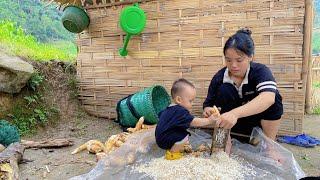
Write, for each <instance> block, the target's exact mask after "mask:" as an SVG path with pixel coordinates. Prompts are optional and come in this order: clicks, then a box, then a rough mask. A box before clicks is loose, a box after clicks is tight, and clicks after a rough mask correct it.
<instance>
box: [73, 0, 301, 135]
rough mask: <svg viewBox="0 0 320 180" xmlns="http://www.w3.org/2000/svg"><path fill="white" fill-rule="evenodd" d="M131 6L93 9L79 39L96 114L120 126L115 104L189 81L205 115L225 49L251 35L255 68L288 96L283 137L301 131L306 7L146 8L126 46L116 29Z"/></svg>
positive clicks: (288, 2)
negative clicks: (242, 34)
mask: <svg viewBox="0 0 320 180" xmlns="http://www.w3.org/2000/svg"><path fill="white" fill-rule="evenodd" d="M123 7H125V6H122V5H120V6H113V7H108V6H105V7H104V6H103V5H99V7H96V8H92V7H91V8H90V7H89V8H88V9H87V11H88V14H89V16H90V20H91V22H90V26H89V29H88V30H87V31H84V32H83V33H81V34H79V36H78V40H77V43H78V46H79V55H78V57H77V70H78V71H77V76H78V79H79V82H80V83H79V84H80V99H81V100H82V104H83V106H84V108H85V109H86V110H87V111H88V112H89V113H91V114H93V115H96V116H100V117H108V118H115V117H116V111H115V107H116V103H117V101H118V100H119V99H121V98H123V97H124V96H127V95H128V94H131V93H134V92H136V91H139V90H141V89H143V88H145V87H149V86H151V85H153V84H160V85H163V86H165V87H166V89H167V90H168V92H169V90H170V87H171V84H172V83H173V81H174V80H175V79H177V78H179V77H184V78H186V79H188V80H190V81H192V82H193V83H194V84H195V86H196V88H197V99H196V102H195V105H194V113H195V114H196V115H200V114H201V112H202V102H203V101H204V98H205V97H206V94H207V88H208V86H209V83H210V80H211V78H212V77H213V75H214V74H215V72H217V71H218V70H219V69H220V68H222V67H223V66H224V57H223V45H224V42H225V41H226V40H227V39H228V37H229V36H231V35H232V34H233V33H235V32H236V31H237V30H238V29H239V28H241V27H249V28H250V29H251V30H252V32H253V39H254V41H255V45H256V53H255V61H257V62H260V63H264V64H266V65H267V66H268V67H270V68H271V69H272V71H273V73H274V75H275V77H276V80H277V82H278V87H279V90H280V93H281V94H282V96H283V100H284V101H283V103H284V108H285V114H284V116H283V121H282V124H281V133H286V134H292V133H298V132H301V131H302V120H303V114H304V97H305V95H304V90H303V80H302V70H301V69H302V64H303V55H302V50H303V28H304V26H303V25H304V13H305V1H304V0H281V1H278V0H274V1H273V0H246V1H244V0H224V1H217V0H193V1H190V0H158V1H156V0H154V1H149V2H145V3H142V4H140V7H141V8H142V9H144V10H145V12H146V14H147V25H146V28H145V30H144V32H143V33H142V34H141V35H140V36H135V37H134V38H133V39H131V40H130V42H129V45H128V50H129V55H128V56H127V57H126V58H122V57H121V56H119V54H118V49H119V48H120V47H121V46H122V42H123V41H122V40H123V39H124V37H125V34H124V33H123V32H122V30H121V28H120V27H119V25H118V18H119V14H120V12H121V9H122V8H123Z"/></svg>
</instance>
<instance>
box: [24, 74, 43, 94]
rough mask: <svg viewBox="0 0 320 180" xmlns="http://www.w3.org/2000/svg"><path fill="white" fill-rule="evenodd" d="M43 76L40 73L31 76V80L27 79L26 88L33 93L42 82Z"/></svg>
mask: <svg viewBox="0 0 320 180" xmlns="http://www.w3.org/2000/svg"><path fill="white" fill-rule="evenodd" d="M43 80H44V76H42V75H41V74H40V73H38V72H35V73H33V74H32V76H31V78H30V79H29V81H28V83H27V86H28V87H29V88H30V89H32V90H33V91H35V90H36V88H37V87H38V86H39V85H40V84H41V83H42V82H43Z"/></svg>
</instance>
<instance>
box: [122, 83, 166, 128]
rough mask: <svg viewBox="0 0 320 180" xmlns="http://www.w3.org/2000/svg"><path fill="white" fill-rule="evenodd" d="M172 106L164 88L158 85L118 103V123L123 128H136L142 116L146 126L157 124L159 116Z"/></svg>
mask: <svg viewBox="0 0 320 180" xmlns="http://www.w3.org/2000/svg"><path fill="white" fill-rule="evenodd" d="M169 104H170V96H169V94H168V93H167V91H166V90H165V88H164V87H162V86H159V85H156V86H152V87H149V88H146V89H144V90H143V91H139V92H137V93H135V94H133V95H131V96H128V97H126V98H124V99H122V100H120V101H119V102H118V106H117V113H118V121H119V123H120V124H121V125H122V126H126V127H134V126H135V125H136V123H137V121H138V119H139V118H140V117H141V116H144V119H145V123H146V124H156V123H157V122H158V120H159V117H158V114H159V112H160V111H162V110H164V109H165V108H166V107H167V106H168V105H169Z"/></svg>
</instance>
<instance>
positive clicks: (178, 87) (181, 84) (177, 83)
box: [171, 78, 195, 99]
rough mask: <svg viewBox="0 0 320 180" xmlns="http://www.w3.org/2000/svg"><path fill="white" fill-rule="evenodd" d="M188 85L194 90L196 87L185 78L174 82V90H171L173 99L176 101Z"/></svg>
mask: <svg viewBox="0 0 320 180" xmlns="http://www.w3.org/2000/svg"><path fill="white" fill-rule="evenodd" d="M186 85H187V86H190V87H192V88H195V87H194V85H193V84H192V83H191V82H190V81H188V80H186V79H184V78H180V79H178V80H176V81H174V83H173V84H172V88H171V97H172V99H174V98H175V97H176V96H177V94H178V93H180V92H181V91H182V90H183V88H184V87H185V86H186Z"/></svg>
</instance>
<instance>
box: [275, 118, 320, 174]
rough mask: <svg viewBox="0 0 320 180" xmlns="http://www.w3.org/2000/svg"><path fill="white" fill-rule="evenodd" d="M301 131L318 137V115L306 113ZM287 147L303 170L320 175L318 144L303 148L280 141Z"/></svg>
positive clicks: (319, 150) (319, 123)
mask: <svg viewBox="0 0 320 180" xmlns="http://www.w3.org/2000/svg"><path fill="white" fill-rule="evenodd" d="M303 131H304V133H306V134H308V135H312V136H314V137H318V138H320V115H307V116H305V119H304V122H303ZM281 144H282V145H283V146H284V147H285V148H287V149H289V150H290V151H291V152H292V153H293V155H294V157H295V159H296V160H297V161H298V163H299V165H300V166H301V168H302V169H303V171H304V172H305V173H306V174H307V175H309V176H320V146H316V147H314V148H303V147H299V146H294V145H289V144H284V143H281Z"/></svg>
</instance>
